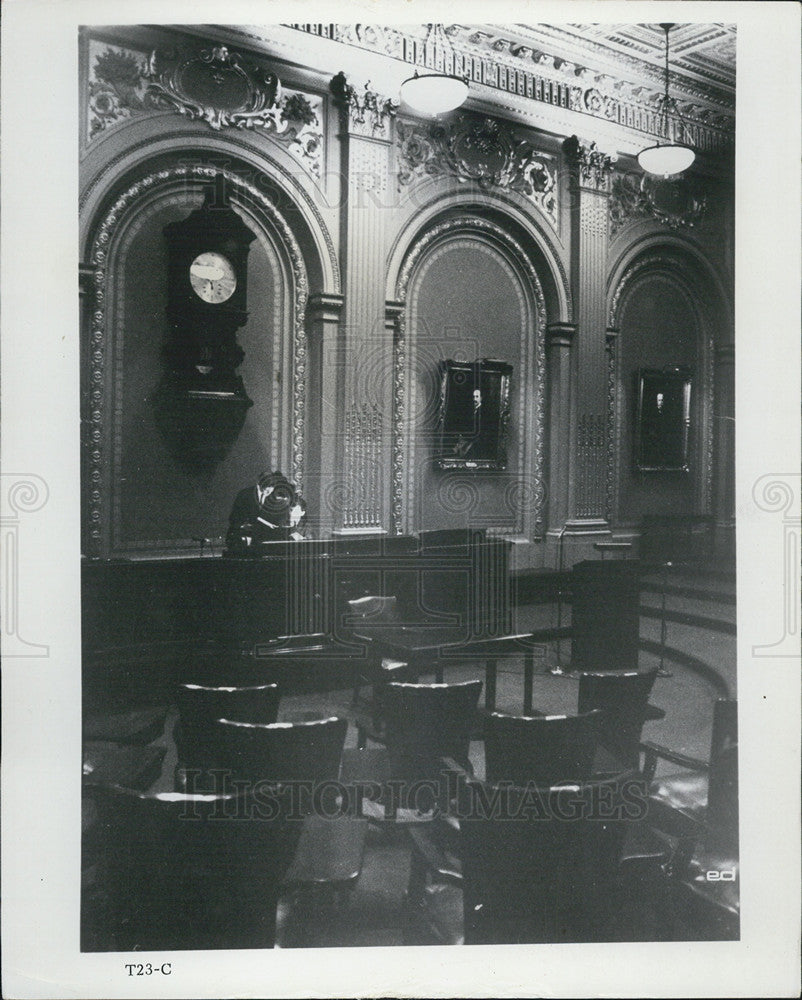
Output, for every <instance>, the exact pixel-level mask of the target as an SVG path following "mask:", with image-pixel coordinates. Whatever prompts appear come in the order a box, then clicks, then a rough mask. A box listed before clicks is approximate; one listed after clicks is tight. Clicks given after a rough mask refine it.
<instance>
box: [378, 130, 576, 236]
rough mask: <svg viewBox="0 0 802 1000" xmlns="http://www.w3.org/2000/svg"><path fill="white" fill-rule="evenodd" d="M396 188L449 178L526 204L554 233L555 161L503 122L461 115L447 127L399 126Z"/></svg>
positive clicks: (556, 191)
mask: <svg viewBox="0 0 802 1000" xmlns="http://www.w3.org/2000/svg"><path fill="white" fill-rule="evenodd" d="M398 141H399V142H398V144H399V152H398V166H399V170H398V183H399V186H400V187H401V186H406V185H409V184H412V183H413V182H414V181H415V180H417V179H420V178H424V177H438V176H443V175H451V176H453V177H456V178H457V179H458V180H459V181H464V182H468V181H476V182H477V183H478V184H479V186H480V187H481V188H483V189H485V190H488V189H490V188H493V187H498V188H501V189H503V190H509V191H516V192H518V193H519V194H522V195H524V197H526V198H528V199H529V200H530V201H531V202H532V203H533V204H534V205H535V206H536V207H537V208H538V209H539V210H540V211H541V212H542V213H543V215H545V217H546V218H547V219H548V221H549V222H550V223H551V225H552V227H553V228H555V229H556V228H557V224H558V214H559V206H558V201H557V193H558V188H557V183H556V180H557V161H556V158H555V157H553V156H548V155H546V154H543V153H541V152H539V151H538V150H537V149H535V147H534V146H533V145H532V144H531V143H530V142H529V141H528V140H527V139H524V138H521V137H520V136H518V135H516V134H515V132H514V131H513V130H512V129H510V128H509V127H508V126H507V125H506V124H504V123H503V122H500V121H497V120H496V119H494V118H478V117H475V116H472V115H467V114H464V113H463V114H459V115H458V116H457V117H456V119H454V120H453V121H451V122H450V123H449V124H447V125H445V124H441V123H439V122H432V123H430V124H428V125H423V124H420V123H417V122H405V121H402V120H399V122H398Z"/></svg>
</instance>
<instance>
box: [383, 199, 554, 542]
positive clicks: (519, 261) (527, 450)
mask: <svg viewBox="0 0 802 1000" xmlns="http://www.w3.org/2000/svg"><path fill="white" fill-rule="evenodd" d="M466 235H478V236H480V237H481V238H483V239H484V240H485V241H486V242H488V243H490V244H491V245H494V246H495V247H496V249H497V250H499V251H500V252H501V254H502V256H503V258H504V259H505V260H506V262H507V264H508V265H510V266H511V267H512V269H513V271H514V272H515V273H516V275H517V276H518V278H519V280H520V281H521V290H522V294H523V295H524V297H525V298H527V299H528V301H529V308H530V310H531V315H532V317H533V319H534V321H535V331H534V334H535V336H534V351H533V356H532V357H533V368H532V371H533V375H534V379H535V382H536V384H537V386H538V389H539V391H538V394H537V401H536V404H535V406H534V413H533V414H532V422H531V425H527V426H525V430H527V431H528V430H530V429H531V431H533V433H532V434H531V435H530V434H529V433H522V435H521V441H522V462H521V471H522V474H523V482H522V485H520V486H519V491H520V493H521V494H522V496H523V497H525V499H526V502H527V506H528V507H529V508H530V509H531V510H532V517H531V521H532V524H531V526H530V528H531V530H534V531H537V530H539V528H540V525H541V523H542V518H543V504H544V501H545V490H544V485H543V461H544V450H545V449H544V425H545V378H546V353H545V330H546V300H545V297H544V295H543V289H542V286H541V283H540V279H539V277H538V274H537V272H536V270H535V267H534V265H533V263H532V261H531V259H530V257H529V255H528V254H527V253H526V251H525V250H524V248H523V246H522V245H521V243H519V242H518V240H516V239H515V238H514V237H513V236H511V235H510V233H509V232H507V231H506V230H505V229H504V228H503V227H502V226H500V225H498V224H497V223H496V222H493V221H491V220H489V219H484V218H479V217H477V216H473V215H466V216H463V217H460V218H453V217H449V218H447V219H441V220H440V221H438V222H436V223H435V224H434V225H432V226H431V227H430V228H429V229H427V230H426V231H425V232H423V233H421V234H419V237H418V239H417V241H416V242H415V243H414V244H413V245H412V246H411V248H410V249H409V251H408V253H407V254H406V256H405V257H404V259H403V261H402V263H401V266H400V268H399V270H398V271H397V275H396V280H395V285H394V286H393V292H394V295H393V298H392V299H391V300H388V318H390V319H391V320H392V321H393V324H394V350H393V373H394V378H393V447H392V455H393V477H392V496H391V515H392V521H393V529H394V531H395V532H396V533H401V531H402V530H404V520H405V518H404V450H405V444H406V442H405V438H404V431H405V425H406V423H407V422H408V409H409V400H408V398H407V392H406V383H407V369H408V365H409V363H410V359H409V357H408V346H409V345H408V343H407V341H408V337H407V333H408V331H407V325H408V324H407V318H408V312H409V309H408V305H409V304H408V293H409V289H410V286H411V283H412V282H413V280H414V278H415V276H416V274H417V273H418V272H419V270H420V268H421V266H422V265H423V264H424V262H425V260H426V258H427V257H428V256H429V255H430V254H431V253H433V252H434V251H435V250H436V249H438V248H439V247H441V246H443V245H444V244H446V243H448V242H449V241H450V240H451V239H453V238H455V237H461V236H466ZM523 388H524V387H523V380H522V385H521V390H520V394H519V398H521V396H522V394H523ZM522 412H523V411H522ZM523 423H524V421H522V424H523ZM527 480H528V482H527Z"/></svg>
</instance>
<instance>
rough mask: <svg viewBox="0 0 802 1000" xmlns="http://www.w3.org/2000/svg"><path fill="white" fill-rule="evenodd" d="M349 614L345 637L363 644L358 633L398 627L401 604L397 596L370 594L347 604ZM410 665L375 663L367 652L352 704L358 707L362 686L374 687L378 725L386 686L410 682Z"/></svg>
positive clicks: (355, 683) (358, 673)
mask: <svg viewBox="0 0 802 1000" xmlns="http://www.w3.org/2000/svg"><path fill="white" fill-rule="evenodd" d="M347 603H348V611H347V613H346V617H345V622H344V625H345V634H346V635H347V636H349V637H352V638H353V641H354V642H355V643H358V644H362V643H361V640H359V639H356V638H355V637H354V633H355V632H359V633H370V631H371V630H372V629H375V628H382V627H384V626H387V625H395V624H397V622H398V620H399V616H398V600H397V598H396V597H394V596H388V595H372V594H367V595H365V596H364V597H355V598H353V599H352V600H349V601H348V602H347ZM408 674H409V668H408V664H407V663H405V662H404V661H402V660H393V659H390V658H388V657H382V658H381V661H380V662H379V663H376V662H375V658H374V655H373V653H372V651H371V650H368V651H367V662H366V663H365V664H364V666H363V667H362V668H361V669H360V668H357V675H356V679H355V681H354V691H353V695H352V696H351V704H352V705H357V704H358V703H359V699H360V695H361V691H362V685H363V684H369V685H370V686H371V689H372V691H371V706H372V710H373V715H374V720H375V722H376V723H378V721H379V718H380V715H381V697H382V693H383V689H384V685H385V684H387V683H389V682H390V681H391V680H395V679H407V680H409V679H410V677H409V676H408Z"/></svg>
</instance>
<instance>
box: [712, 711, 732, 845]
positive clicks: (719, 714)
mask: <svg viewBox="0 0 802 1000" xmlns="http://www.w3.org/2000/svg"><path fill="white" fill-rule="evenodd" d="M708 775H709V780H708V789H707V813H706V822H707V826H708V829H709V831H710V835H711V838H712V839H713V840H714V841H715V842H716V843H717V845H718V846H720V847H722V848H724V849H725V850H734V851H736V852H737V850H738V702H737V701H734V700H727V699H724V698H721V699H719V700H718V701H717V702H716V703H715V705H714V707H713V737H712V740H711V748H710V770H709V772H708Z"/></svg>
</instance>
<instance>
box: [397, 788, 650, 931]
mask: <svg viewBox="0 0 802 1000" xmlns="http://www.w3.org/2000/svg"><path fill="white" fill-rule="evenodd" d="M644 796H645V785H644V783H643V781H642V779H640V778H639V776H637V775H634V774H631V773H630V774H624V775H617V776H614V777H611V778H607V779H605V780H603V781H593V782H582V783H577V784H571V785H559V786H555V785H547V786H544V787H537V786H535V785H529V786H527V787H526V788H521V787H517V786H511V785H509V784H508V783H506V782H505V783H502V784H488V783H484V782H478V781H476V780H475V779H471V778H469V777H467V778H464V779H463V780H462V781H461V783H460V787H459V794H458V797H457V806H456V809H455V813H456V815H453V814H452V815H450V816H447V817H443V818H441V820H440V821H438V823H437V824H430V825H429V826H427V827H415V828H410V831H409V832H410V838H411V841H412V845H413V859H412V869H411V876H410V887H409V895H408V915H407V927H408V932H409V931H411V930H412V928H413V926H414V924H415V922H417V923H418V925H419V927H420V925H424V924H425V925H427V929H428V930H429V931H430V932H433V934H434V939H435V940H439V941H442V942H444V943H445V942H450V943H465V944H518V943H532V942H549V943H557V942H569V941H613V940H633V939H635V938H636V937H637V925H638V913H637V910H638V906H639V903H640V894H639V893H633V891H632V890H633V878H635V877H636V873H637V875H640V874H642V873H643V871H644V870H649V871H651V872H654V873H655V876H657V874H658V873H659V862H660V861H661V860H662V856H661V854H660V853H653V852H649V853H643V852H639V853H636V854H628V853H627V852H626V851H625V840H626V836H627V832H628V829H629V828H630V827H631V826H632V819H633V818H634V816H635V813H636V812H637V810H638V808H640V806H639V803H640V804H641V806H642V803H643V799H644ZM602 804H603V805H602ZM447 824H448V825H447ZM444 830H445V831H446V836H445V837H443V832H444ZM444 845H445V847H444ZM449 847H450V848H451V850H449ZM429 875H434V877H435V879H436V880H437V881H436V882H435V883H434V886H429V887H427V884H426V883H427V878H428V876H429ZM443 880H446V881H449V882H451V883H453V884H454V885H455V886H458V887H459V888H461V890H462V913H461V917H462V920H461V922H460V923H459V924H455V923H454V922H453V920H452V922H451V926H449V925H448V923H447V917H448V913H449V910H448V908H444V907H442V905H441V901H442V900H443V899H447V898H448V896H447V894H445V893H443V892H441V891H436V892H432V891H429V890H431V889H432V888H435V887H436V888H438V890H439V888H440V886H442V884H444V883H443ZM451 914H452V915H453V908H452V909H451ZM444 917H446V920H444V919H443V918H444ZM410 937H412V938H413V940H410V942H409V943H416V942H415V941H414V931H412V933H411V934H410ZM421 943H422V942H421Z"/></svg>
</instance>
